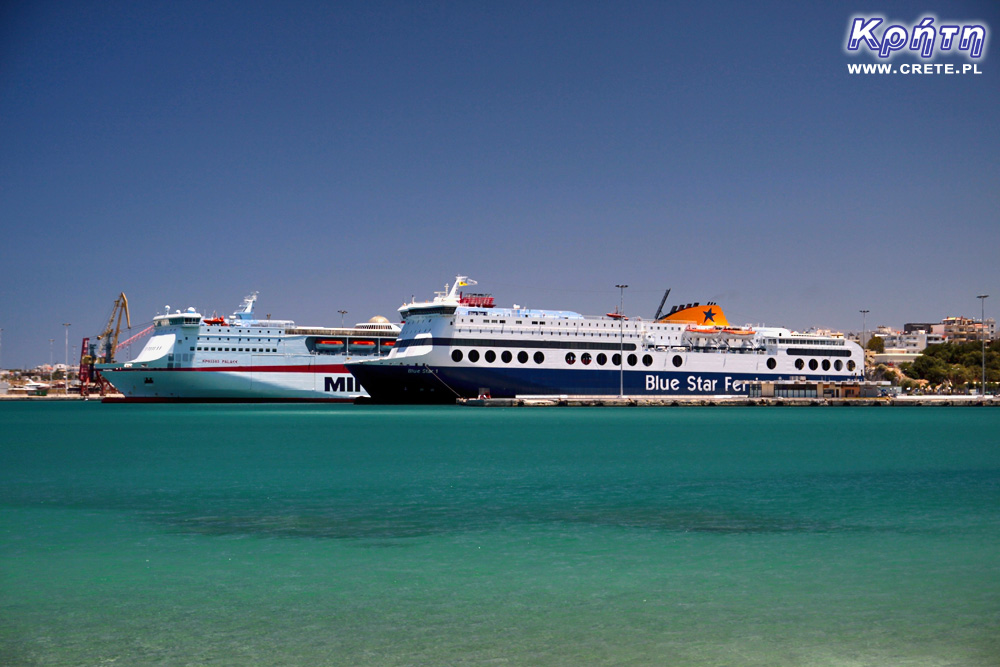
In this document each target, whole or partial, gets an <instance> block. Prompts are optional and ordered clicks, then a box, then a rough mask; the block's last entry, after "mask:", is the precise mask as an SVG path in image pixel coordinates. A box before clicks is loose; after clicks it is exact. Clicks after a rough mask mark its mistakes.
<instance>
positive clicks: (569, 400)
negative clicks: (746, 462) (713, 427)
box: [456, 396, 1000, 408]
mask: <svg viewBox="0 0 1000 667" xmlns="http://www.w3.org/2000/svg"><path fill="white" fill-rule="evenodd" d="M456 402H457V404H458V405H463V406H467V407H485V408H522V407H523V408H546V407H619V408H620V407H695V406H697V407H723V406H754V407H758V406H759V407H813V406H821V407H924V406H937V407H945V406H947V407H952V406H954V407H1000V396H986V397H982V396H906V397H895V398H889V397H887V398H749V397H746V396H690V397H668V398H650V397H645V396H624V397H618V396H614V397H600V398H598V397H593V396H538V397H530V396H525V397H520V398H468V399H458V401H456Z"/></svg>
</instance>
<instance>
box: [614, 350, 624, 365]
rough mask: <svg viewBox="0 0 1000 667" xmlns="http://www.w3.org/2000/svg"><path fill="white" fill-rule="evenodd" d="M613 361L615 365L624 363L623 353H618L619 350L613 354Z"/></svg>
mask: <svg viewBox="0 0 1000 667" xmlns="http://www.w3.org/2000/svg"><path fill="white" fill-rule="evenodd" d="M611 363H612V364H614V365H615V366H621V365H622V355H620V354H618V353H617V352H616V353H615V354H612V355H611Z"/></svg>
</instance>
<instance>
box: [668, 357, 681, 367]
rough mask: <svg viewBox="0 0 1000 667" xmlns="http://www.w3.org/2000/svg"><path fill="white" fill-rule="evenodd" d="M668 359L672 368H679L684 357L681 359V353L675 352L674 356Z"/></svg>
mask: <svg viewBox="0 0 1000 667" xmlns="http://www.w3.org/2000/svg"><path fill="white" fill-rule="evenodd" d="M670 361H671V363H672V364H673V365H674V368H680V367H681V364H683V363H684V359H682V358H681V355H679V354H675V355H674V358H673V359H671V360H670Z"/></svg>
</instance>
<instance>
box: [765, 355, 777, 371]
mask: <svg viewBox="0 0 1000 667" xmlns="http://www.w3.org/2000/svg"><path fill="white" fill-rule="evenodd" d="M777 365H778V361H777V360H776V359H775V358H774V357H770V358H769V359H768V360H767V367H768V368H770V369H771V370H772V371H773V370H774V369H775V367H776V366H777Z"/></svg>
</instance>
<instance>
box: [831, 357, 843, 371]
mask: <svg viewBox="0 0 1000 667" xmlns="http://www.w3.org/2000/svg"><path fill="white" fill-rule="evenodd" d="M833 367H834V368H835V369H837V370H838V371H841V370H844V362H843V361H841V360H840V359H837V360H836V361H835V362H833Z"/></svg>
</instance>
